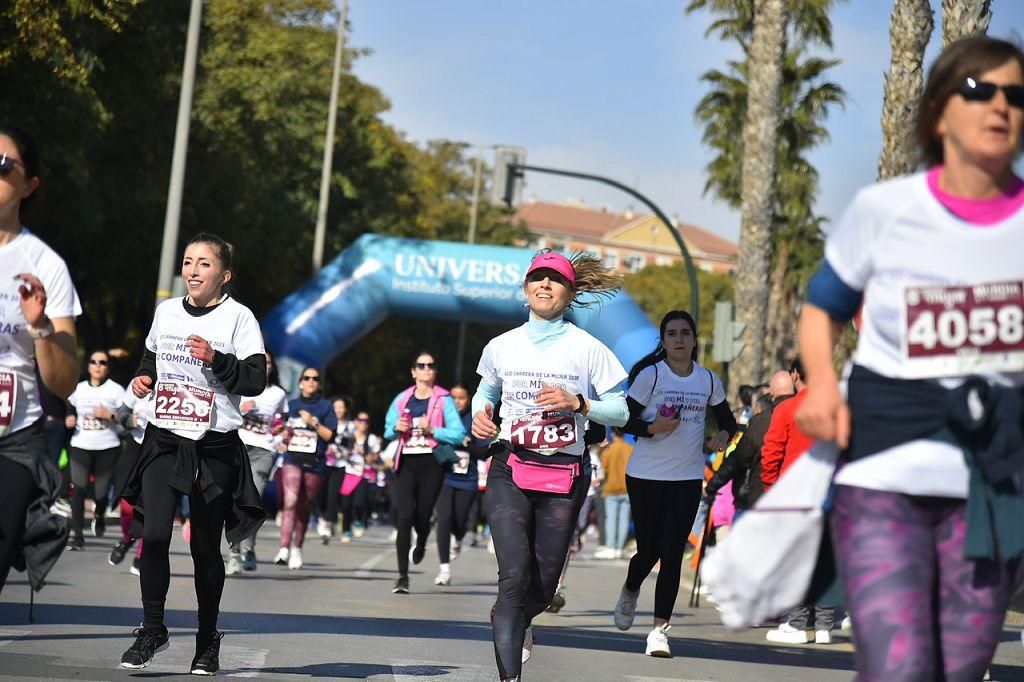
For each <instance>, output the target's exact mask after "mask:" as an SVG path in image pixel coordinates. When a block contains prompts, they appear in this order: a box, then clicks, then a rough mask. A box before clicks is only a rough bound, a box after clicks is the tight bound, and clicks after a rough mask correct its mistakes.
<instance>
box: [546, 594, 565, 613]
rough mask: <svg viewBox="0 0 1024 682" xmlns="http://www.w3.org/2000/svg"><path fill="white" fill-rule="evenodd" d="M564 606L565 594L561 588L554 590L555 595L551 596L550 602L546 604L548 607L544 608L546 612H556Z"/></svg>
mask: <svg viewBox="0 0 1024 682" xmlns="http://www.w3.org/2000/svg"><path fill="white" fill-rule="evenodd" d="M563 608H565V594H564V593H563V592H562V590H558V591H557V592H555V596H554V597H552V598H551V603H550V604H548V608H547V609H545V610H546V611H547V612H548V613H558V612H559V611H561V610H562V609H563Z"/></svg>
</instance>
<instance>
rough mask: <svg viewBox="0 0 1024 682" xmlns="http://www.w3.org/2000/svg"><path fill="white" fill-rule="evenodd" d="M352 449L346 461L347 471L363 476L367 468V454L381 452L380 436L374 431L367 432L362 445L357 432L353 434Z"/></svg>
mask: <svg viewBox="0 0 1024 682" xmlns="http://www.w3.org/2000/svg"><path fill="white" fill-rule="evenodd" d="M351 438H352V450H351V451H350V453H349V456H348V461H347V462H345V472H346V473H349V474H354V475H356V476H362V475H363V472H364V471H365V470H366V456H367V455H371V454H380V446H381V443H380V437H379V436H377V435H376V434H373V433H368V434H366V436H365V438H366V440H364V441H363V444H362V445H360V444H359V442H358V438H359V436H357V435H356V434H355V433H353V434H352V436H351Z"/></svg>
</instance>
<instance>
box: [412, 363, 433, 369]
mask: <svg viewBox="0 0 1024 682" xmlns="http://www.w3.org/2000/svg"><path fill="white" fill-rule="evenodd" d="M434 366H435V363H433V362H417V363H416V369H434Z"/></svg>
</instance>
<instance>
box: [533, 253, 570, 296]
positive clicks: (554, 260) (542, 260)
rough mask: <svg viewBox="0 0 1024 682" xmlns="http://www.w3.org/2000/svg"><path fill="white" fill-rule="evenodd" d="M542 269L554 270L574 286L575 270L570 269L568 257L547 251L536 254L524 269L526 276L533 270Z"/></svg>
mask: <svg viewBox="0 0 1024 682" xmlns="http://www.w3.org/2000/svg"><path fill="white" fill-rule="evenodd" d="M542 269H548V270H554V271H555V272H557V273H558V274H560V275H561V276H562V277H565V278H566V279H567V280H569V282H570V283H571V284H572V285H573V286H574V287H575V286H576V271H575V270H573V269H572V263H570V262H569V259H568V258H566V257H565V256H563V255H562V254H560V253H554V252H549V253H542V254H540V255H539V256H536V257H535V258H534V259H533V262H531V263H530V269H529V270H527V271H526V276H527V277H529V276H530V273H531V272H533V271H534V270H542Z"/></svg>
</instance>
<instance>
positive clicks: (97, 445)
mask: <svg viewBox="0 0 1024 682" xmlns="http://www.w3.org/2000/svg"><path fill="white" fill-rule="evenodd" d="M123 397H124V386H122V385H121V384H119V383H117V382H116V381H111V380H110V379H107V380H106V381H104V382H103V383H102V384H100V385H99V386H93V385H92V384H90V383H89V382H88V381H82V382H80V383H79V384H78V386H76V387H75V392H74V393H72V394H71V395H70V396H68V402H69V403H71V404H72V405H74V406H75V410H76V411H77V412H78V416H77V417H76V418H75V430H74V432H73V433H72V434H71V447H75V448H80V449H82V450H109V449H110V448H116V447H117V446H119V445H120V444H121V437H120V432H121V429H120V426H118V424H117V408H118V407H120V406H121V399H122V398H123ZM100 406H102V407H105V408H107V411H108V412H110V414H111V417H112V419H97V418H96V417H94V416H92V411H93V409H95V408H96V407H100Z"/></svg>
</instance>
